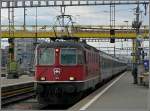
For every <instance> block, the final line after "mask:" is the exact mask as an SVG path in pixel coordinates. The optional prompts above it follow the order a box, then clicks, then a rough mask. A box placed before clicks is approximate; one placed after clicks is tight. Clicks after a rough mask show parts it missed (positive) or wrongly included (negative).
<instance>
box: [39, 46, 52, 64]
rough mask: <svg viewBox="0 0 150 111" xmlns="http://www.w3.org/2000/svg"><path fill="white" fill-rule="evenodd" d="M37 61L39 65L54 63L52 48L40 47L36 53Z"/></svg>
mask: <svg viewBox="0 0 150 111" xmlns="http://www.w3.org/2000/svg"><path fill="white" fill-rule="evenodd" d="M38 56H39V57H38V63H39V64H40V65H51V64H54V49H51V48H41V49H40V50H39V54H38Z"/></svg>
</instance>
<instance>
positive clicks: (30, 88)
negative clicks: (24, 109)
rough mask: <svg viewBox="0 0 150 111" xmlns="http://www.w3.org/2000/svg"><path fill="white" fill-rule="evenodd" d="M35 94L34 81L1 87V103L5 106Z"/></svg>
mask: <svg viewBox="0 0 150 111" xmlns="http://www.w3.org/2000/svg"><path fill="white" fill-rule="evenodd" d="M34 96H35V91H34V82H28V83H22V84H16V85H9V86H4V87H2V88H1V105H2V107H3V106H6V105H9V104H12V103H14V102H17V101H21V100H24V99H27V98H31V97H34Z"/></svg>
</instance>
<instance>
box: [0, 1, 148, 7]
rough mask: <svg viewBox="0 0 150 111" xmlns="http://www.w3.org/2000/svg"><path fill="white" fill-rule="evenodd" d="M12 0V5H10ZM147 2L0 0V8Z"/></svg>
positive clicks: (145, 2)
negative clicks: (0, 5) (0, 6)
mask: <svg viewBox="0 0 150 111" xmlns="http://www.w3.org/2000/svg"><path fill="white" fill-rule="evenodd" d="M12 2H14V5H12ZM137 3H139V4H148V3H149V0H1V4H2V8H10V7H14V8H21V7H49V6H84V5H86V6H87V5H110V4H116V5H117V4H118V5H120V4H137Z"/></svg>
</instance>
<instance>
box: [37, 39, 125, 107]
mask: <svg viewBox="0 0 150 111" xmlns="http://www.w3.org/2000/svg"><path fill="white" fill-rule="evenodd" d="M35 55H36V56H35V58H36V65H35V80H36V86H35V89H36V96H37V99H38V102H39V103H40V104H55V105H56V104H72V103H73V102H74V101H76V100H78V99H79V98H81V96H83V95H84V94H85V93H86V92H87V91H88V90H94V89H95V87H97V86H98V85H99V84H103V83H105V82H106V81H107V80H109V79H110V78H112V77H114V76H116V75H118V74H119V73H121V72H123V71H125V70H126V68H127V63H126V62H125V61H123V60H121V59H118V58H116V57H114V56H111V55H109V54H106V53H104V52H102V51H100V50H98V49H96V48H94V47H92V46H90V45H88V44H87V43H85V42H79V41H78V42H77V41H71V40H67V41H55V42H50V43H44V44H39V45H38V46H37V47H36V54H35Z"/></svg>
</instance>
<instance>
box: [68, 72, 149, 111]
mask: <svg viewBox="0 0 150 111" xmlns="http://www.w3.org/2000/svg"><path fill="white" fill-rule="evenodd" d="M148 90H149V89H148V87H145V86H142V85H140V84H138V85H137V84H133V77H132V74H131V72H130V71H127V72H124V73H123V75H121V76H120V77H118V78H116V79H114V80H112V81H110V82H109V83H107V84H106V85H104V86H103V87H101V88H99V89H98V90H96V91H95V92H93V93H92V94H90V95H89V96H87V97H86V98H84V99H83V100H81V101H80V102H78V103H77V104H76V105H74V106H73V107H72V108H70V109H69V110H72V111H77V110H80V111H81V110H85V111H147V106H148Z"/></svg>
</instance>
